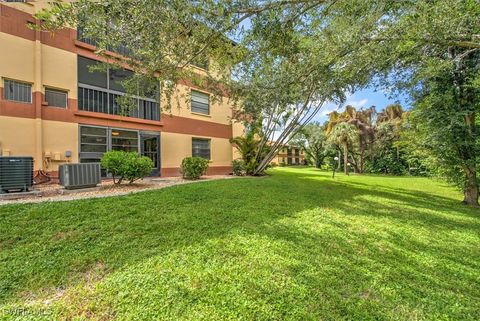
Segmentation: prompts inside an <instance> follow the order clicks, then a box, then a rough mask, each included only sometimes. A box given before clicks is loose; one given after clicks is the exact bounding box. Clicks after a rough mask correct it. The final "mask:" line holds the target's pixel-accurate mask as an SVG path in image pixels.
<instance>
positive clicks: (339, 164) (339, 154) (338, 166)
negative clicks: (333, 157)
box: [337, 150, 342, 171]
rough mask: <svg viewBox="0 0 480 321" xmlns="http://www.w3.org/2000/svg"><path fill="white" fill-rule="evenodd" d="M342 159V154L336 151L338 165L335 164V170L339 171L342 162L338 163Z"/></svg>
mask: <svg viewBox="0 0 480 321" xmlns="http://www.w3.org/2000/svg"><path fill="white" fill-rule="evenodd" d="M341 159H342V153H341V152H340V150H339V151H338V164H337V170H338V171H340V169H341V167H340V166H341V164H342V162H341V161H340V160H341Z"/></svg>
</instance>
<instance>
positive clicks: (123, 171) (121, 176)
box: [101, 150, 153, 184]
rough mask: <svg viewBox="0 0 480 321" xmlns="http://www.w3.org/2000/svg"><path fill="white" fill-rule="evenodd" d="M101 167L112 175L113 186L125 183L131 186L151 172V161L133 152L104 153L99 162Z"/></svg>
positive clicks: (115, 151) (114, 151) (116, 151)
mask: <svg viewBox="0 0 480 321" xmlns="http://www.w3.org/2000/svg"><path fill="white" fill-rule="evenodd" d="M101 165H102V167H103V168H104V169H105V170H106V171H107V172H109V173H110V174H111V175H112V178H113V182H114V183H115V184H121V183H122V182H123V181H127V182H128V183H129V184H132V183H133V182H135V181H136V180H139V179H142V178H144V177H146V176H148V175H150V173H151V172H152V170H153V161H152V160H151V159H150V158H148V157H146V156H139V155H138V154H137V153H135V152H124V151H118V150H113V151H109V152H106V153H105V154H104V155H103V157H102V160H101Z"/></svg>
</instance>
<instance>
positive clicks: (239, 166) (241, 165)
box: [232, 159, 247, 176]
mask: <svg viewBox="0 0 480 321" xmlns="http://www.w3.org/2000/svg"><path fill="white" fill-rule="evenodd" d="M232 172H233V175H235V176H245V175H246V174H247V173H246V170H245V162H244V161H243V160H241V159H234V160H233V161H232Z"/></svg>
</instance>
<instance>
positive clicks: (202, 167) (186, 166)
mask: <svg viewBox="0 0 480 321" xmlns="http://www.w3.org/2000/svg"><path fill="white" fill-rule="evenodd" d="M207 169H208V159H205V158H202V157H185V158H184V159H183V161H182V165H181V172H182V176H183V178H186V179H199V178H200V177H202V175H205V174H206V173H207Z"/></svg>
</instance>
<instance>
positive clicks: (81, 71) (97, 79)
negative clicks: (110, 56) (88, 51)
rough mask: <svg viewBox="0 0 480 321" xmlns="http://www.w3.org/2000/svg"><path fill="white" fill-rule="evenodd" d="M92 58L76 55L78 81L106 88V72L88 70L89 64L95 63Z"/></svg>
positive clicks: (93, 64)
mask: <svg viewBox="0 0 480 321" xmlns="http://www.w3.org/2000/svg"><path fill="white" fill-rule="evenodd" d="M97 64H98V62H97V61H95V60H93V59H88V58H85V57H81V56H78V82H79V83H81V84H85V85H91V86H97V87H101V88H107V73H106V72H102V71H93V72H90V66H95V65H97Z"/></svg>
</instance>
